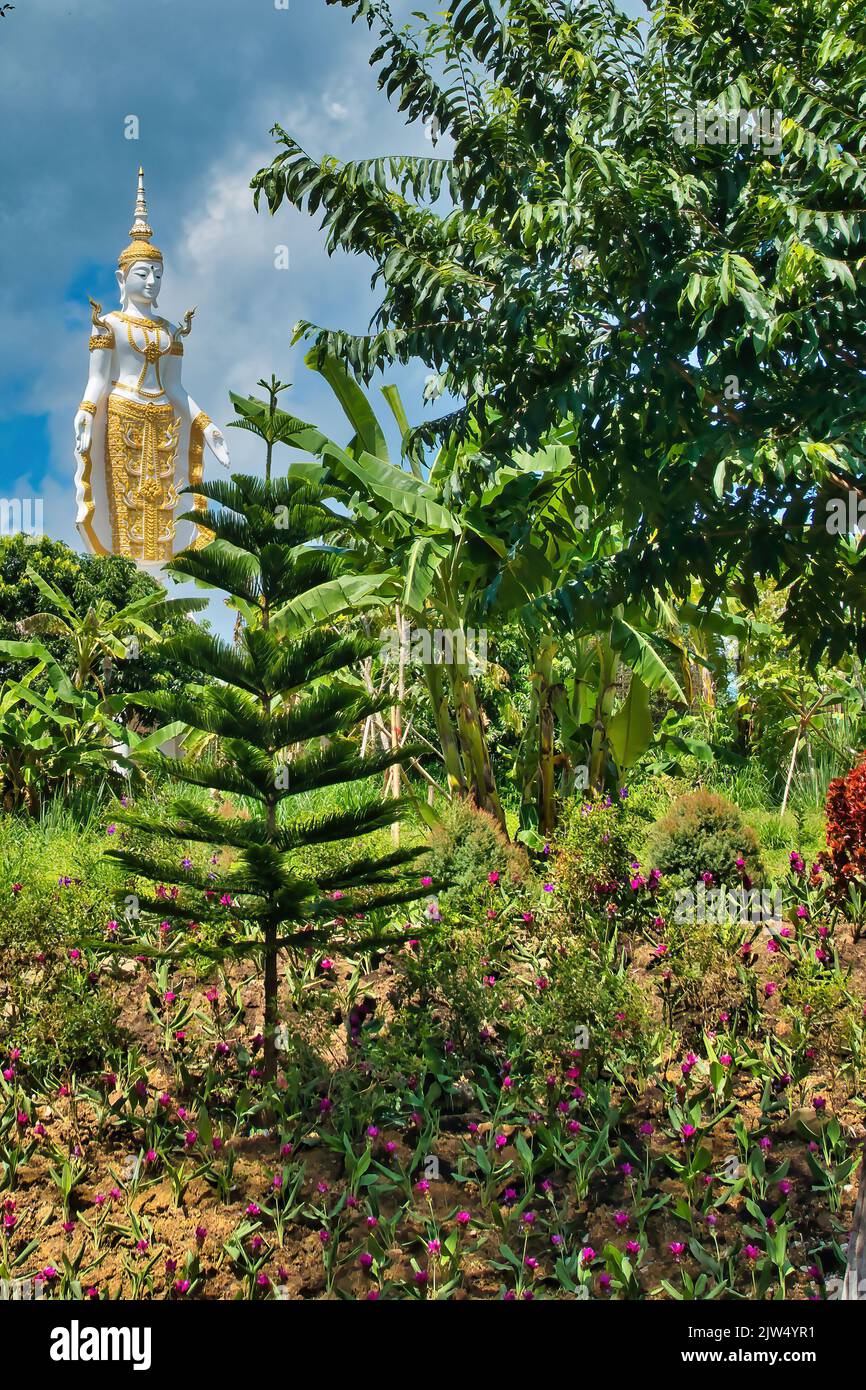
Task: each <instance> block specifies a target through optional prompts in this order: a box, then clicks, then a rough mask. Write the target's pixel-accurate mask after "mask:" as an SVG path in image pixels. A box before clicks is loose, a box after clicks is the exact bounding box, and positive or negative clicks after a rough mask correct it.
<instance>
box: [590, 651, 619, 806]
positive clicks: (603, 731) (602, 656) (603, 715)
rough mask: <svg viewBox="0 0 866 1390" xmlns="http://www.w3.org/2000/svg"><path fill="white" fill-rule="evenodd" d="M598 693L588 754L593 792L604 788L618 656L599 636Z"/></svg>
mask: <svg viewBox="0 0 866 1390" xmlns="http://www.w3.org/2000/svg"><path fill="white" fill-rule="evenodd" d="M598 651H599V677H598V693H597V694H596V698H595V725H594V727H593V731H592V744H591V746H590V756H589V785H590V788H591V790H592V791H593V792H601V791H603V790H604V767H605V762H606V761H607V724H608V720H609V719H610V715H611V711H612V710H613V702H614V699H615V698H616V668H617V662H618V657H617V654H616V652H615V651H614V650H613V648H612V646H611V645H610V643H609V642H608V641H607V639H606V638H600V639H599V643H598Z"/></svg>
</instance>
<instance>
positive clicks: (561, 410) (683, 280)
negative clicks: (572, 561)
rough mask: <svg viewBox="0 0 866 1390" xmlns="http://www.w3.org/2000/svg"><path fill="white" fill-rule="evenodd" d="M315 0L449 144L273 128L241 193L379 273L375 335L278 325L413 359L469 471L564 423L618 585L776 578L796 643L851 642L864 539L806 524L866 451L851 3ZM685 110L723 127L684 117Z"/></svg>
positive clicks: (819, 646) (614, 596) (349, 354)
mask: <svg viewBox="0 0 866 1390" xmlns="http://www.w3.org/2000/svg"><path fill="white" fill-rule="evenodd" d="M330 2H331V3H339V4H342V5H344V6H345V8H347V9H349V10H351V11H352V13H353V16H354V17H363V18H365V19H366V21H367V23H368V24H369V25H370V26H371V28H372V29H374V30H375V32H376V34H377V44H376V48H375V50H374V53H373V58H372V60H373V62H374V63H375V64H376V65H377V66H378V68H379V81H380V85H381V86H382V87H383V88H384V89H385V90H386V92H387V93H388V95H389V96H390V97H392V98H393V99H394V100H395V101H396V103H397V105H398V107H399V109H400V110H402V111H403V112H405V114H406V116H407V118H408V119H409V120H424V121H425V122H427V125H428V129H429V130H430V131H431V133H432V134H433V135H438V136H440V137H441V138H442V140H443V142H444V141H445V140H447V141H448V142H449V145H450V148H449V149H448V150H447V152H446V153H442V154H440V153H439V151H436V152H435V153H434V154H432V155H431V156H430V157H426V158H420V157H405V156H400V155H396V156H393V157H387V158H382V157H380V158H375V159H368V160H353V161H348V162H341V161H339V160H337V159H334V158H330V157H329V158H325V159H317V158H314V157H311V156H310V155H308V154H307V153H306V152H305V151H304V150H303V149H302V147H301V146H300V145H299V144H298V143H297V141H296V140H295V139H293V137H292V135H291V134H290V133H288V132H286V131H285V130H284V129H282V128H281V127H279V126H275V127H274V134H275V136H276V139H277V141H278V143H279V146H280V149H279V152H278V153H277V154H276V157H275V158H274V160H273V161H272V162H271V164H270V165H268V166H267V167H265V168H263V169H261V170H260V171H259V173H258V174H257V175H256V176H255V178H254V180H253V188H254V190H255V198H256V203H257V205H258V203H259V200H260V199H262V198H263V199H264V200H265V201H266V203H267V205H268V207H269V208H270V210H271V212H272V213H275V212H277V211H278V209H279V208H280V206H281V204H282V203H283V202H284V201H285V202H289V203H291V204H292V205H294V206H295V207H298V208H306V209H308V210H309V211H310V212H312V213H320V214H321V216H322V219H323V225H324V227H325V230H326V233H327V244H328V248H329V250H330V251H333V250H336V249H342V250H345V251H347V252H349V253H351V254H362V255H365V256H367V257H370V258H371V259H372V261H373V263H374V265H375V267H376V271H375V275H374V283H376V284H378V285H380V286H381V298H380V303H379V306H378V308H377V311H376V314H375V316H374V321H373V327H372V331H371V332H368V333H361V334H355V333H351V332H347V331H346V330H345V328H344V326H338V327H337V328H335V329H329V328H322V327H320V326H316V325H313V324H310V323H302V324H301V325H299V329H298V331H299V333H300V334H301V335H303V336H305V337H311V338H312V339H313V340H314V343H315V347H316V350H317V351H318V352H320V353H321V354H322V355H323V356H334V355H336V356H337V357H339V358H340V359H341V360H343V361H344V362H345V363H346V364H347V365H348V366H349V367H350V368H351V369H352V370H353V371H355V372H356V373H357V374H358V375H359V376H361V377H362V378H364V379H369V378H370V376H371V374H372V373H373V372H374V371H375V370H376V369H377V368H378V367H383V366H386V365H388V364H390V363H392V362H394V361H395V360H399V361H403V362H409V361H411V360H416V359H420V360H421V361H422V362H424V363H425V364H426V365H427V367H428V369H429V370H430V371H431V372H432V373H434V374H436V375H437V377H438V380H439V385H440V388H441V390H442V391H443V392H445V393H448V395H449V396H450V397H451V399H452V401H453V405H454V408H453V409H452V410H450V412H449V413H447V414H445V415H443V416H442V417H441V418H439V419H438V420H437V421H435V423H434V424H433V425H431V426H430V427H428V428H427V429H426V434H427V435H428V436H429V437H436V438H438V439H444V440H446V441H447V440H450V439H452V438H454V437H455V436H456V437H459V438H469V437H472V438H474V439H476V440H477V441H478V443H479V445H480V450H481V453H482V455H484V456H486V457H487V459H488V463H489V466H490V468H491V470H492V469H493V467H494V466H495V462H498V463H499V464H502V463H503V462H504V461H505V460H506V459H507V458H510V457H511V455H512V454H513V451H514V449H515V447H516V446H522V447H525V448H527V449H528V450H529V451H534V450H535V449H536V448H537V447H538V446H539V445H540V444H541V443H542V442H543V441H544V439H545V438H546V437H547V435H548V433H549V431H550V430H551V429H553V428H555V427H557V426H558V425H559V424H560V422H562V421H564V420H568V421H570V422H571V423H572V425H573V427H574V439H573V442H572V445H571V447H572V450H573V465H572V466H573V468H574V470H575V472H576V473H581V472H585V473H586V475H587V476H589V477H590V478H591V479H592V483H593V491H594V494H595V498H596V505H597V506H598V507H599V509H600V512H601V515H602V517H604V518H606V519H607V520H608V521H609V522H611V523H612V524H616V525H619V526H620V527H621V534H622V537H623V547H624V548H623V552H622V555H621V556H620V560H619V563H618V564H617V565H616V566H614V567H613V568H612V571H611V576H610V578H611V586H612V587H611V602H612V603H614V604H615V603H629V602H632V601H634V600H636V599H639V598H640V596H641V593H642V592H643V591H644V590H645V589H646V587H647V586H651V587H653V588H655V589H657V590H658V591H660V592H669V593H671V594H673V595H674V596H676V597H678V598H679V599H682V600H685V599H687V598H688V596H689V594H690V591H691V587H692V584H693V582H694V581H695V580H696V579H697V580H698V581H699V582H700V584H701V587H702V588H703V589H705V590H706V591H707V592H708V594H709V595H710V596H711V597H716V596H718V595H720V594H722V593H725V592H733V593H736V594H737V595H738V596H739V597H740V598H741V599H742V601H743V602H744V603H745V605H746V606H747V607H749V606H752V605H753V604H754V602H755V601H756V597H757V590H756V581H757V579H758V578H760V577H764V578H770V579H773V580H774V581H775V582H776V583H777V584H778V585H779V586H780V587H781V588H782V589H783V590H785V591H786V595H787V603H786V607H785V611H784V614H783V621H784V625H785V630H786V633H787V634H788V635H789V636H791V637H793V639H794V640H795V641H796V642H797V643H798V644H799V645H800V646H801V647H802V648H803V649H804V650H805V651H806V653H807V654H808V655H809V657H810V658H812V659H814V658H815V657H816V656H817V655H818V653H820V651H822V650H823V649H825V648H826V649H828V650H829V652H830V656H831V659H835V657H836V656H838V654H839V653H840V652H841V651H843V650H844V649H845V648H846V647H848V646H849V645H850V644H851V643H852V642H854V643H856V644H857V645H858V646H859V648H860V649H861V651H862V650H863V649H864V648H866V622H864V617H863V604H862V592H863V569H864V554H863V547H862V546H861V545H846V544H845V543H844V540H843V539H842V538H840V537H838V536H834V535H831V534H829V532H828V528H827V525H826V519H827V518H826V507H827V502H828V501H830V500H831V499H832V497H835V496H838V495H840V494H841V495H843V496H844V495H845V494H847V493H851V494H852V495H853V496H854V497H855V498H859V497H861V496H862V495H863V484H862V479H863V473H864V459H866V450H864V434H863V429H864V427H863V420H864V418H866V416H864V404H866V394H864V393H866V384H864V382H866V378H864V372H863V363H864V352H866V277H864V276H863V274H862V268H863V244H864V239H866V238H864V231H863V214H862V207H863V194H864V189H866V170H864V167H863V154H862V151H863V144H864V140H863V130H864V115H863V90H864V74H866V15H864V12H863V8H862V6H861V5H859V3H857V0H849V2H848V3H845V2H844V0H842V2H840V0H805V2H804V0H780V3H774V4H769V3H768V0H747V3H746V4H745V5H743V4H742V3H740V2H739V0H722V3H720V4H719V3H716V0H713V3H709V0H673V3H664V4H657V5H654V6H653V7H652V8H651V10H650V19H649V25H648V31H647V33H646V34H644V33H642V32H641V28H640V25H639V22H638V21H636V20H633V19H631V18H629V17H627V16H626V15H624V14H623V13H622V12H621V11H620V10H619V8H618V7H617V6H616V4H615V3H613V0H589V3H587V2H586V0H580V2H579V3H578V0H504V3H501V4H499V3H493V0H466V2H465V3H462V4H459V5H455V6H453V7H451V9H447V10H445V11H437V13H436V15H435V16H434V17H433V18H427V17H425V16H424V15H423V14H420V13H416V15H415V19H414V22H413V23H412V24H410V25H408V26H406V25H398V24H397V23H396V22H395V21H394V20H393V18H392V16H391V12H390V8H389V6H388V5H387V4H386V3H385V0H330ZM755 35H760V39H759V40H758V39H756V38H755V37H754V36H755ZM707 106H708V107H710V108H711V110H712V111H713V112H715V111H716V110H717V111H718V112H720V113H721V117H722V121H721V124H722V126H723V130H722V132H721V133H719V132H718V131H717V130H716V129H715V128H714V129H713V130H712V132H711V134H710V137H709V138H705V136H706V132H704V135H703V136H701V137H698V136H696V135H695V134H694V127H695V121H696V119H697V117H698V116H699V114H700V112H702V111H703V110H704V108H705V107H707ZM747 110H753V111H756V112H757V113H758V115H759V116H761V113H766V115H767V116H769V117H770V126H771V129H770V130H769V131H768V132H767V131H765V132H764V134H762V133H761V129H760V128H759V129H757V130H756V129H755V128H754V127H753V128H751V129H750V127H749V124H748V120H747V118H746V117H745V114H744V113H745V112H746V111H747ZM690 118H691V120H692V134H691V135H690V134H689V119H690ZM761 119H763V117H761ZM729 122H730V123H732V124H731V125H730V128H732V129H733V130H734V135H733V138H731V137H730V136H729V135H728V134H727V130H728V128H729ZM709 124H710V125H712V126H714V122H713V121H712V120H711V121H710V122H709ZM759 125H760V123H759ZM442 148H445V147H444V144H443V147H442Z"/></svg>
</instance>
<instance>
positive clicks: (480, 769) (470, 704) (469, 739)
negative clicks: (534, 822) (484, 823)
mask: <svg viewBox="0 0 866 1390" xmlns="http://www.w3.org/2000/svg"><path fill="white" fill-rule="evenodd" d="M449 671H450V672H451V688H452V690H453V693H454V708H455V709H456V711H457V728H458V729H459V731H460V742H461V744H462V746H463V749H464V751H465V753H466V755H467V757H468V761H469V766H470V768H471V778H470V788H469V789H470V791H471V793H472V796H473V799H474V801H475V804H476V805H477V806H480V807H481V809H482V811H489V812H490V814H491V815H492V816H494V817H495V818H496V820H498V822H499V824H500V826H501V827H502V829H503V831H504V830H505V829H506V825H505V813H504V812H503V810H502V804H501V802H500V800H499V793H498V792H497V790H496V780H495V778H494V776H493V765H492V763H491V761H490V750H489V749H488V747H487V739H486V738H485V736H484V728H483V726H482V723H481V716H480V714H479V710H478V701H477V700H476V698H475V685H474V682H473V680H472V677H471V676H470V674H469V668H468V666H467V664H466V662H465V661H460V660H458V659H457V657H456V655H455V657H454V660H453V662H452V664H451V666H450V667H449Z"/></svg>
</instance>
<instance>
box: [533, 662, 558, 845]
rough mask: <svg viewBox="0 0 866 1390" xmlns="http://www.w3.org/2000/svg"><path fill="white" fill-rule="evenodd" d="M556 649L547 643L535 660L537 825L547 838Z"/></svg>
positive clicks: (552, 798)
mask: <svg viewBox="0 0 866 1390" xmlns="http://www.w3.org/2000/svg"><path fill="white" fill-rule="evenodd" d="M555 650H556V646H555V644H554V642H552V641H547V642H545V643H544V646H543V647H542V648H541V651H540V652H539V656H538V663H537V672H538V686H539V688H538V825H539V829H540V830H541V833H542V835H550V834H551V833H552V831H553V829H554V826H555V824H556V793H555V783H554V772H555V764H554V760H553V752H554V721H553V706H552V704H551V695H552V692H553V681H552V676H553V657H554V652H555Z"/></svg>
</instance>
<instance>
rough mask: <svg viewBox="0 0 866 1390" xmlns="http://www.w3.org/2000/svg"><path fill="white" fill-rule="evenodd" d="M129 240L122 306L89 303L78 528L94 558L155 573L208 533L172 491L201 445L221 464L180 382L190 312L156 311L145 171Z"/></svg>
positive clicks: (218, 446)
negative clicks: (176, 319) (124, 561)
mask: <svg viewBox="0 0 866 1390" xmlns="http://www.w3.org/2000/svg"><path fill="white" fill-rule="evenodd" d="M129 235H130V238H131V240H130V244H129V246H127V247H126V249H125V250H124V251H122V252H121V253H120V256H119V257H118V261H117V270H116V272H115V275H116V278H117V283H118V287H119V289H120V309H119V310H115V311H114V312H113V313H107V314H105V315H103V312H102V306H101V304H97V303H96V302H95V301H94V300H91V301H90V303H91V307H92V310H93V316H92V318H93V321H92V329H91V338H90V375H89V376H88V379H87V389H86V392H85V398H84V400H83V401H82V402H81V405H80V406H79V408H78V412H77V414H76V416H75V457H76V464H77V469H76V474H75V494H76V501H77V504H78V511H77V515H76V519H75V520H76V525H77V527H78V530H79V533H80V534H81V536H82V537H83V539H84V541H85V542H86V544H87V546H88V547H89V549H90V550H92V551H93V552H94V554H97V555H108V554H114V555H124V556H127V557H128V558H129V559H131V560H134V561H135V563H136V564H137V565H139V566H140V567H141V568H143V569H146V570H154V571H155V570H158V569H160V568H161V567H162V566H163V565H164V564H165V563H166V562H167V561H169V560H171V559H172V557H173V556H174V555H177V554H179V552H180V551H181V550H185V549H187V548H188V547H190V546H193V547H199V546H202V545H205V544H207V542H208V540H209V539H210V533H209V532H208V531H206V530H204V529H203V528H201V527H198V526H196V525H195V524H194V523H193V522H189V521H180V520H179V519H178V518H179V517H180V516H182V515H183V513H184V512H188V511H190V510H195V511H204V510H205V507H206V503H205V499H204V497H202V496H201V495H200V494H195V495H194V497H193V499H192V501H193V507H192V508H190V500H191V499H190V497H189V495H186V496H183V497H182V496H179V493H180V491H181V489H182V488H183V487H184V486H185V485H186V484H187V483H189V484H190V485H191V486H192V487H193V488H194V487H195V485H196V484H197V483H200V482H201V480H202V477H203V454H204V445H205V444H207V446H208V448H209V449H210V450H211V452H212V453H213V455H214V457H215V458H216V459H218V461H219V462H220V463H221V464H223V465H224V466H225V467H228V464H229V454H228V448H227V447H226V441H225V439H224V437H223V435H222V433H221V432H220V431H219V430H218V429H217V427H216V426H215V425H214V424H213V423H212V422H211V420H210V419H209V418H208V416H207V415H205V414H204V412H203V411H202V410H200V409H199V407H198V406H197V405H196V403H195V401H194V400H193V399H192V397H191V396H189V395H187V392H186V391H185V390H184V387H183V384H182V382H181V361H182V358H183V340H184V338H186V337H187V336H188V335H189V332H190V328H191V327H192V317H193V314H194V313H195V310H194V309H191V310H189V312H188V313H187V314H185V315H184V319H183V322H182V323H181V324H180V325H177V326H175V325H174V324H171V323H169V322H168V320H167V319H163V318H160V317H159V315H158V314H157V312H156V304H157V299H158V297H159V291H160V286H161V284H162V271H163V257H162V252H161V251H160V250H159V249H158V248H157V247H156V246H154V245H153V244H152V240H151V239H152V237H153V231H152V229H151V227H150V226H149V224H148V220H147V203H146V201H145V193H144V171H143V170H142V169H139V171H138V196H137V199H136V203H135V216H134V220H133V224H132V227H131V228H130V232H129Z"/></svg>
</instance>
